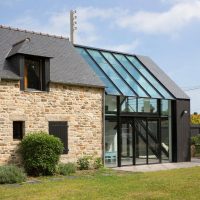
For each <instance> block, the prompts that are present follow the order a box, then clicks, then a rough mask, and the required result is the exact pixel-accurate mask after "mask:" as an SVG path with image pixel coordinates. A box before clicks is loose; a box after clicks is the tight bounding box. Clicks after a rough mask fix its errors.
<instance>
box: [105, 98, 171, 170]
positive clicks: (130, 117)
mask: <svg viewBox="0 0 200 200" xmlns="http://www.w3.org/2000/svg"><path fill="white" fill-rule="evenodd" d="M116 98H117V112H116V113H115V115H112V116H108V115H105V120H113V121H116V122H117V145H118V151H117V157H118V163H117V164H118V167H121V166H122V163H121V152H122V145H121V144H122V123H124V122H130V123H131V124H132V126H133V127H134V125H135V120H136V119H144V120H145V122H146V127H145V131H146V155H147V157H146V163H145V164H148V163H149V159H148V150H149V144H148V140H149V138H148V137H149V134H150V132H149V130H148V120H156V121H157V126H158V127H157V130H158V132H157V134H158V135H157V143H158V147H157V148H156V151H157V153H158V163H162V146H161V141H162V138H161V119H168V116H161V101H160V100H157V101H158V103H157V106H158V108H157V110H158V112H157V113H122V112H121V111H120V107H121V105H120V96H116ZM113 114H114V112H113ZM135 136H136V129H135V128H134V129H133V131H132V139H133V142H132V149H133V152H132V154H133V161H132V165H135V164H137V163H136V155H135V153H136V151H135V149H136V137H135ZM151 164H154V163H151ZM155 164H157V163H155Z"/></svg>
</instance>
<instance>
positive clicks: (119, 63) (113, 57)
mask: <svg viewBox="0 0 200 200" xmlns="http://www.w3.org/2000/svg"><path fill="white" fill-rule="evenodd" d="M111 55H112V57H113V58H114V59H115V61H116V62H117V63H118V64H119V65H120V66H121V67H122V68H123V69H124V70H125V71H126V73H127V74H128V75H129V76H130V77H131V78H132V79H133V80H134V81H135V82H136V83H137V85H138V86H139V87H140V88H141V89H142V90H143V91H144V92H145V93H146V95H147V96H148V97H151V95H150V94H149V93H148V92H147V91H146V90H145V89H144V88H143V87H142V86H141V84H140V83H139V82H138V81H137V80H136V79H135V78H134V77H133V76H132V75H131V74H130V73H129V71H128V70H127V69H126V68H125V67H124V65H123V64H122V63H120V62H119V60H117V58H116V57H115V56H114V55H113V54H112V53H111Z"/></svg>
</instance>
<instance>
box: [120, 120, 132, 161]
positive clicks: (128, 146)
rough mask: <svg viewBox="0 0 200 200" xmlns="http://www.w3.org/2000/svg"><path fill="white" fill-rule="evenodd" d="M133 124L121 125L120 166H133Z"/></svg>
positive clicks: (127, 122) (123, 123)
mask: <svg viewBox="0 0 200 200" xmlns="http://www.w3.org/2000/svg"><path fill="white" fill-rule="evenodd" d="M133 143H134V142H133V123H132V121H126V122H122V124H121V165H133V160H134V149H133V147H134V145H133Z"/></svg>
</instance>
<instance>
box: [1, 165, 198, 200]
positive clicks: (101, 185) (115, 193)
mask: <svg viewBox="0 0 200 200" xmlns="http://www.w3.org/2000/svg"><path fill="white" fill-rule="evenodd" d="M56 178H58V179H59V180H58V179H56ZM56 178H54V179H52V177H46V178H40V179H39V180H40V181H41V183H37V184H27V183H24V184H22V185H19V186H18V185H1V186H0V199H13V200H27V199H28V200H32V199H34V200H36V199H37V200H40V199H41V200H47V199H48V200H51V199H52V200H56V199H63V200H65V199H75V200H79V199H86V200H96V199H97V200H98V199H99V200H100V199H101V200H102V199H103V200H112V199H123V200H126V199H127V200H129V199H134V200H135V199H148V200H149V199H173V200H174V199H180V200H183V199H184V200H186V199H189V200H192V199H200V167H194V168H188V169H177V170H169V171H160V172H148V173H127V172H116V171H113V170H105V169H101V170H99V171H83V172H77V173H76V174H75V175H74V176H70V177H62V176H59V177H56Z"/></svg>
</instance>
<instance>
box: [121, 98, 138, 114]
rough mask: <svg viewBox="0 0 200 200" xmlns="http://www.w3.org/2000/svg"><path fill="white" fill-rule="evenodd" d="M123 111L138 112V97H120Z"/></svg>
mask: <svg viewBox="0 0 200 200" xmlns="http://www.w3.org/2000/svg"><path fill="white" fill-rule="evenodd" d="M120 105H121V112H136V111H137V99H136V98H134V97H120Z"/></svg>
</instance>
